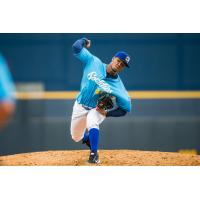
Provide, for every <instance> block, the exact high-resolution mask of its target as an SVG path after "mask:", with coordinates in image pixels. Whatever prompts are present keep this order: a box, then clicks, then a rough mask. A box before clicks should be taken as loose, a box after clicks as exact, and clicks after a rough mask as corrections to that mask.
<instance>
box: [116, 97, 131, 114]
mask: <svg viewBox="0 0 200 200" xmlns="http://www.w3.org/2000/svg"><path fill="white" fill-rule="evenodd" d="M117 105H118V106H119V107H120V108H122V109H123V110H125V111H126V112H131V108H132V105H131V98H130V97H129V96H127V98H118V99H117Z"/></svg>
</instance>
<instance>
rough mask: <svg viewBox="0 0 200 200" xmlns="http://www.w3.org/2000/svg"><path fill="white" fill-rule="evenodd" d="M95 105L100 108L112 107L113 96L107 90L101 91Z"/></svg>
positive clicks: (108, 108) (107, 108)
mask: <svg viewBox="0 0 200 200" xmlns="http://www.w3.org/2000/svg"><path fill="white" fill-rule="evenodd" d="M97 107H98V108H99V109H102V110H110V109H112V108H113V107H114V97H113V96H112V95H111V94H109V93H107V92H101V93H100V94H99V98H98V100H97Z"/></svg>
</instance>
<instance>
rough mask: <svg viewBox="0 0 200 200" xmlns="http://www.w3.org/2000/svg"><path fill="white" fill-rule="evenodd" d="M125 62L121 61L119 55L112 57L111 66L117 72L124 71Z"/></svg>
mask: <svg viewBox="0 0 200 200" xmlns="http://www.w3.org/2000/svg"><path fill="white" fill-rule="evenodd" d="M125 66H126V65H125V64H124V62H123V61H121V60H120V59H119V58H117V57H114V58H113V59H112V62H111V67H112V69H113V70H114V71H116V72H120V71H122V70H123V69H124V68H125Z"/></svg>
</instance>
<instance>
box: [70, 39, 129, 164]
mask: <svg viewBox="0 0 200 200" xmlns="http://www.w3.org/2000/svg"><path fill="white" fill-rule="evenodd" d="M90 46H91V41H90V40H88V39H87V38H82V39H79V40H77V41H76V42H75V43H74V44H73V46H72V48H73V52H74V56H75V57H76V58H78V59H79V60H80V61H81V63H82V65H83V77H82V81H81V88H80V92H79V94H78V95H77V98H76V101H75V103H74V106H73V112H72V119H71V136H72V139H73V140H74V141H75V142H79V141H81V140H82V143H83V144H86V145H87V146H88V147H89V148H90V155H89V160H88V162H89V163H97V164H98V163H99V162H100V161H99V155H98V143H99V125H100V124H101V123H102V122H103V121H104V120H105V118H106V117H121V116H124V115H126V113H127V112H130V111H131V99H130V97H129V95H128V92H127V90H126V89H125V87H124V84H123V83H122V80H121V79H120V77H119V75H118V73H119V72H120V71H122V70H123V69H124V68H125V67H129V61H130V57H129V55H128V54H127V53H125V52H123V51H120V52H118V53H116V54H115V56H114V57H113V58H112V60H111V62H110V64H105V63H103V62H102V61H101V60H100V59H99V58H97V57H96V56H94V55H92V54H91V53H90V52H89V51H88V48H90Z"/></svg>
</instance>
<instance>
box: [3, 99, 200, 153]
mask: <svg viewBox="0 0 200 200" xmlns="http://www.w3.org/2000/svg"><path fill="white" fill-rule="evenodd" d="M73 102H74V100H19V101H18V104H17V111H16V113H15V115H14V117H13V119H12V121H11V122H10V125H9V126H8V127H7V128H6V129H5V130H4V131H3V133H1V134H0V152H1V154H2V155H7V154H15V153H22V152H32V151H45V150H64V149H66V150H70V149H86V148H85V146H83V145H81V143H75V142H73V141H72V139H71V137H70V131H69V129H70V118H71V112H72V106H73ZM132 104H133V111H132V112H131V113H130V114H128V115H127V116H125V117H120V118H107V119H106V121H104V122H103V124H102V125H101V139H100V148H101V149H138V150H153V151H179V150H181V149H190V150H192V149H195V150H197V151H198V152H200V100H199V99H184V100H177V99H173V100H172V99H151V100H150V99H148V100H147V99H136V100H134V101H132Z"/></svg>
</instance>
